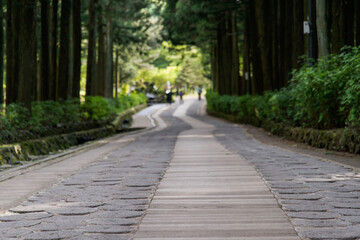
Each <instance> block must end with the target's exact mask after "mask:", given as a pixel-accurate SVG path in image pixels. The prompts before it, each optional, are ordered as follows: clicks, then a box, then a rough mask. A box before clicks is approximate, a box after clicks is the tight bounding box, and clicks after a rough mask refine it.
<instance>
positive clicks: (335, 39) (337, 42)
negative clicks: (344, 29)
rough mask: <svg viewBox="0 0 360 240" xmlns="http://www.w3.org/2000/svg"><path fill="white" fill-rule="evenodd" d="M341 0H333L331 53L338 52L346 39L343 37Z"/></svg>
mask: <svg viewBox="0 0 360 240" xmlns="http://www.w3.org/2000/svg"><path fill="white" fill-rule="evenodd" d="M340 1H341V0H332V6H331V7H332V26H331V29H332V31H331V32H332V34H331V38H330V39H331V53H334V54H338V53H340V49H341V48H342V46H344V41H343V39H342V37H341V35H342V33H341V30H340V29H341V22H340V19H341V18H340V15H341V9H340V6H341V4H340Z"/></svg>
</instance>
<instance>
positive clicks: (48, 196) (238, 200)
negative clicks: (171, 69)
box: [0, 99, 360, 240]
mask: <svg viewBox="0 0 360 240" xmlns="http://www.w3.org/2000/svg"><path fill="white" fill-rule="evenodd" d="M189 101H190V100H187V99H186V100H185V104H184V105H182V106H181V107H179V108H178V105H173V106H171V107H165V108H164V109H163V112H161V118H158V119H157V121H156V122H157V123H158V124H159V125H160V127H158V128H156V129H153V130H152V131H151V132H148V133H141V134H138V135H133V136H131V137H130V136H129V137H130V139H126V137H125V138H120V139H116V140H114V141H112V142H110V143H109V144H110V145H104V146H107V148H108V150H107V151H104V150H101V149H100V148H99V149H98V151H99V152H100V151H104V152H105V153H106V154H103V155H101V154H100V155H99V157H97V159H96V160H94V161H92V162H90V163H88V164H85V165H81V167H77V168H74V169H72V170H71V169H70V168H68V169H67V170H66V172H67V173H66V174H64V175H61V174H62V172H64V171H59V176H57V178H56V179H58V180H56V181H55V180H51V181H54V182H51V181H49V182H48V184H45V185H43V189H42V190H41V191H40V192H38V193H37V194H30V193H29V192H28V193H26V194H25V195H24V193H20V192H18V193H17V194H18V195H16V196H15V198H14V199H15V200H12V201H13V204H12V205H11V204H10V205H11V206H12V207H11V209H9V210H7V211H6V212H5V213H3V214H1V215H0V239H80V240H81V239H90V240H92V239H104V240H106V239H117V240H122V239H133V238H134V234H135V233H136V232H137V234H136V235H135V239H139V240H145V239H152V240H153V239H164V240H165V239H177V240H182V239H192V240H195V239H196V240H204V239H209V240H226V239H229V240H235V239H236V240H250V239H251V240H258V239H259V240H265V239H266V240H269V239H274V240H275V239H278V240H285V239H286V240H292V239H299V237H297V234H298V235H299V236H300V238H301V239H311V240H318V239H324V240H325V239H326V240H335V239H337V240H357V239H360V174H359V173H358V172H356V171H354V170H353V169H351V168H346V167H343V166H340V165H337V164H334V163H332V162H324V161H320V160H318V159H315V158H312V157H309V156H304V155H300V154H297V153H293V152H290V151H284V150H280V149H278V148H275V147H271V146H268V145H265V144H261V143H259V142H257V141H255V140H254V139H252V138H250V137H248V136H247V135H246V133H245V132H244V130H243V129H242V128H241V127H240V126H238V125H235V124H231V123H226V122H224V121H221V120H218V119H214V118H211V117H208V116H205V115H204V101H193V104H190V103H189ZM188 107H189V108H188ZM174 115H175V116H174ZM144 119H145V118H144V117H143V120H144ZM145 125H146V124H145ZM146 126H152V124H149V123H147V125H146ZM199 142H200V145H198V146H196V144H198V143H199ZM117 144H118V145H117ZM110 146H111V147H110ZM209 148H210V149H211V150H210V151H209ZM91 155H92V153H91V151H87V152H85V153H84V155H82V154H79V155H78V159H81V158H82V159H85V158H90V157H91ZM86 156H87V157H86ZM171 159H172V160H171ZM73 161H76V156H73ZM69 162H70V163H69ZM169 163H170V164H171V165H170V168H169ZM69 164H70V165H71V161H68V165H67V167H68V166H69ZM50 167H51V166H50ZM52 168H53V171H54V172H56V167H55V165H53V166H52ZM58 170H64V169H63V168H62V169H58ZM165 172H166V174H165ZM46 173H47V171H46V168H44V169H43V170H42V173H41V174H42V175H41V174H38V175H34V174H35V172H29V174H30V175H27V176H31V174H33V176H34V177H28V178H27V181H28V182H27V184H25V186H30V187H29V189H31V191H30V192H34V191H35V192H34V193H36V192H37V191H38V190H37V189H38V188H35V187H31V185H32V183H33V184H34V185H35V183H37V182H43V181H44V180H45V181H47V179H50V177H51V176H49V175H53V174H54V173H51V174H46ZM49 173H50V172H49ZM164 174H165V175H164ZM18 177H26V174H23V175H21V176H18ZM18 177H15V178H13V179H12V180H15V179H17V178H18ZM163 177H164V178H163ZM34 178H36V179H37V181H36V182H34V181H33V180H34ZM261 178H262V179H263V181H261ZM161 179H162V181H161ZM160 181H161V183H160ZM10 183H12V184H11V185H10ZM54 183H55V185H54ZM159 183H160V185H159ZM1 184H4V185H2V186H3V187H2V188H1V190H2V192H1V193H2V194H0V199H5V198H6V196H7V194H8V196H9V198H10V197H13V196H10V195H9V194H11V191H10V190H14V191H15V192H16V191H17V188H18V187H19V186H18V185H17V184H16V182H10V181H5V182H2V183H1ZM6 184H8V185H6ZM270 191H271V192H272V194H271V193H270ZM21 194H22V195H21ZM30 195H31V196H30ZM29 196H30V197H29ZM19 199H20V200H21V199H27V200H26V201H25V202H23V203H21V204H20V205H19V203H20V202H19V203H18V201H19ZM22 201H23V200H22ZM1 204H2V202H1V201H0V206H1ZM10 205H6V206H10ZM3 206H5V205H3ZM190 215H191V216H192V217H191V218H190V217H189V216H190ZM194 215H195V217H194ZM289 220H290V221H289ZM140 223H141V224H140ZM139 224H140V227H139ZM293 227H294V228H295V230H296V232H295V231H294V230H293ZM296 233H297V234H296Z"/></svg>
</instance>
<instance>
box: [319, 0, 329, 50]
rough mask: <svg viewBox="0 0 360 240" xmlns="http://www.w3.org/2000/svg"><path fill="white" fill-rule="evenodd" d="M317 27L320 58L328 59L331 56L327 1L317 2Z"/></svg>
mask: <svg viewBox="0 0 360 240" xmlns="http://www.w3.org/2000/svg"><path fill="white" fill-rule="evenodd" d="M316 26H317V36H318V56H319V57H326V56H328V55H329V41H328V35H327V33H328V32H327V31H328V28H327V19H326V0H316Z"/></svg>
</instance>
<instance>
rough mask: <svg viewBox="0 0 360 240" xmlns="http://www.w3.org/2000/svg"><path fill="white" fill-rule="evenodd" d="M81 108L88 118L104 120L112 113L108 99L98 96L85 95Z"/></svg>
mask: <svg viewBox="0 0 360 240" xmlns="http://www.w3.org/2000/svg"><path fill="white" fill-rule="evenodd" d="M81 109H82V112H83V116H84V117H85V119H89V120H106V119H108V118H110V115H111V114H112V112H111V106H110V102H109V100H107V99H106V98H103V97H100V96H88V97H86V98H85V102H84V103H83V104H82V105H81Z"/></svg>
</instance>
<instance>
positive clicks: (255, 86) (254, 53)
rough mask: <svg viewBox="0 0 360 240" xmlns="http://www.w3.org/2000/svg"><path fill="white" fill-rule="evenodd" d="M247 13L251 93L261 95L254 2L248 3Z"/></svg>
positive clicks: (259, 55) (261, 83) (261, 75)
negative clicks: (251, 73) (248, 18)
mask: <svg viewBox="0 0 360 240" xmlns="http://www.w3.org/2000/svg"><path fill="white" fill-rule="evenodd" d="M249 13H250V26H252V27H251V28H250V39H251V42H252V43H253V44H252V45H251V65H252V66H251V68H252V70H253V77H252V78H251V80H252V81H251V87H252V88H251V92H252V94H261V93H262V92H263V89H264V88H263V72H262V62H261V53H260V50H259V47H258V46H257V45H256V42H257V40H258V38H259V36H258V31H257V29H258V27H257V21H256V11H255V1H249Z"/></svg>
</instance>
